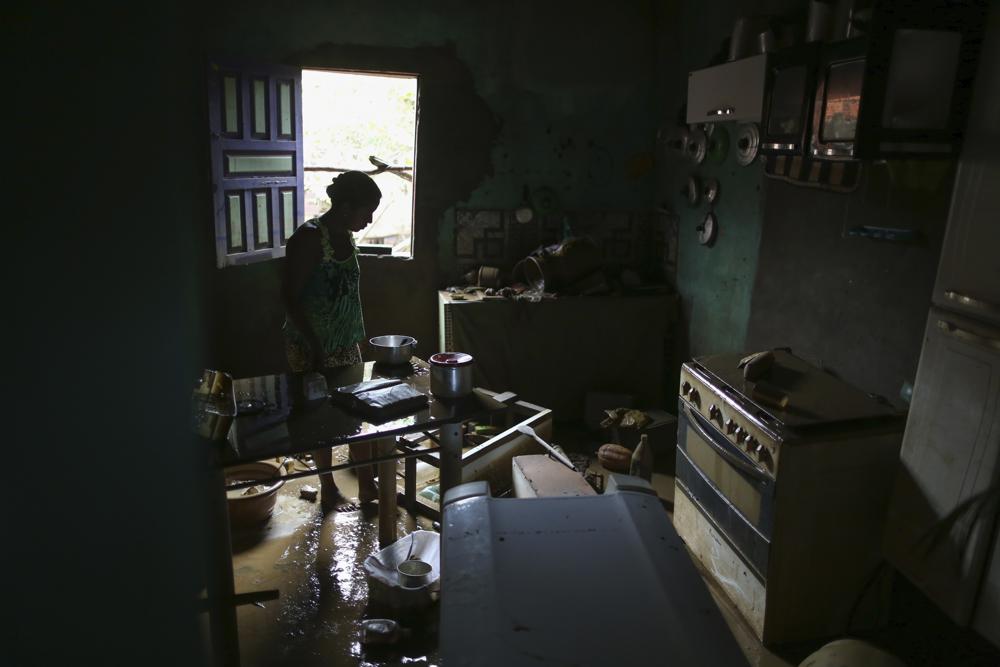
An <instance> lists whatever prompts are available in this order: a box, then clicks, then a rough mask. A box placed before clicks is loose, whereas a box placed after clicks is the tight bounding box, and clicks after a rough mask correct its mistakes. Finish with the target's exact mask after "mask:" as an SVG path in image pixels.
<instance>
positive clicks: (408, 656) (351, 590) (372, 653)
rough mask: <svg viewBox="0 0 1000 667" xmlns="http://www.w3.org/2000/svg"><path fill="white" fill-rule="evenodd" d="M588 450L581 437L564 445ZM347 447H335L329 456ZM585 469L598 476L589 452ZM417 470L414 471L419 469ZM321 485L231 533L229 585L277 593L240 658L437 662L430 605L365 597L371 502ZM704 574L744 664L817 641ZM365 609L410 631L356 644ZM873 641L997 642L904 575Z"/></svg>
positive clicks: (974, 648) (248, 615)
mask: <svg viewBox="0 0 1000 667" xmlns="http://www.w3.org/2000/svg"><path fill="white" fill-rule="evenodd" d="M567 450H568V451H570V452H573V451H574V450H575V451H588V452H592V451H593V449H590V448H589V444H587V445H586V446H580V447H572V446H570V447H567ZM338 456H339V457H340V458H344V457H346V452H339V451H336V450H335V458H337V457H338ZM589 472H591V473H597V474H602V475H606V474H607V471H606V470H604V469H603V468H601V467H600V465H599V464H598V463H597V462H596V460H594V459H591V460H590V461H589ZM418 476H419V475H418ZM336 479H337V484H338V486H340V488H341V490H342V491H343V492H344V494H345V495H347V496H352V497H353V496H356V494H357V482H356V480H355V477H354V475H353V474H352V473H350V472H340V473H337V474H336ZM306 484H310V485H312V486H319V484H318V480H316V478H314V477H307V478H305V479H297V480H292V481H289V482H287V483H286V484H285V485H284V486H283V487H282V488H281V489H280V490H279V492H278V497H277V502H276V505H275V509H274V515H273V516H272V518H271V519H270V521H269V522H268V523H266V524H265V525H264V526H263V527H262V528H260V529H258V530H251V531H237V532H235V533H234V535H233V551H234V558H233V569H234V572H235V580H236V590H237V592H250V591H263V590H269V589H277V590H278V591H280V598H279V599H277V600H272V601H268V602H262V603H258V604H255V605H244V606H241V607H239V608H238V612H237V614H238V622H239V633H240V648H241V657H242V662H243V664H244V665H246V666H247V667H255V666H261V665H268V666H270V665H297V666H302V667H309V666H311V665H324V666H330V667H336V666H339V665H352V666H353V665H365V666H374V665H405V664H415V665H438V664H439V662H440V661H439V657H438V656H439V652H438V645H437V625H438V609H437V606H436V605H435V606H433V607H431V608H430V609H429V610H427V611H425V612H423V613H420V614H417V615H413V614H411V615H407V616H401V615H399V614H394V613H393V612H391V611H389V610H387V609H384V608H381V609H380V608H379V607H377V606H375V605H372V604H370V603H369V601H368V584H367V581H366V577H365V571H364V567H363V564H364V560H365V558H367V557H368V556H369V555H371V554H373V553H375V552H377V551H378V550H379V545H378V524H377V517H376V511H375V510H374V509H372V510H370V511H364V512H348V513H336V512H331V513H328V514H326V515H323V513H322V511H321V509H320V505H319V502H318V501H317V502H309V501H307V500H302V499H300V498H299V489H300V488H301V487H302V486H304V485H306ZM653 486H654V488H656V490H657V493H658V494H659V495H660V497H661V499H663V500H665V501H666V505H667V507H668V508H669V507H670V506H671V502H670V501H671V500H672V498H673V478H672V477H671V476H670V475H667V474H662V473H658V474H654V476H653ZM396 523H397V533H398V536H399V537H400V538H402V537H404V536H405V535H407V534H408V533H410V532H412V531H413V530H416V529H418V528H419V529H424V530H433V526H432V523H431V521H430V520H428V519H426V518H422V517H421V518H418V519H416V520H414V518H413V517H411V516H410V515H409V514H408V513H407V512H406V511H405V510H403V509H402V508H400V509H399V511H398V515H397V522H396ZM708 583H709V590H710V591H711V592H712V595H713V598H714V599H715V601H716V604H717V605H718V607H719V609H720V611H721V612H722V615H723V617H724V618H725V620H726V622H727V624H728V625H729V628H730V630H731V631H732V632H733V635H734V636H735V637H736V639H737V641H738V643H739V644H740V646H741V648H742V649H743V653H744V655H745V657H746V658H747V662H748V664H750V665H754V666H760V667H791V666H794V665H798V664H799V663H800V662H801V661H802V660H803V659H804V658H805V657H806V656H808V655H809V654H810V653H812V652H813V651H815V650H816V649H818V648H819V647H820V646H822V645H823V644H824V643H825V642H822V641H820V642H811V643H808V644H802V645H794V646H783V647H778V648H775V649H769V648H766V647H764V646H762V645H761V644H760V642H759V641H757V639H756V637H755V636H754V635H753V632H752V631H751V630H750V628H749V626H748V625H747V624H746V622H745V621H743V619H742V618H741V617H740V616H739V614H738V612H736V610H735V607H733V606H732V604H731V603H730V602H729V601H728V599H727V598H726V597H725V596H724V595H723V594H721V592H720V591H719V590H718V589H717V588H716V587H715V586H714V585H712V584H711V582H708ZM364 618H395V619H396V620H398V621H400V623H401V624H402V625H403V626H404V627H406V628H408V629H409V630H410V631H411V635H410V637H409V638H407V639H405V640H404V641H403V642H401V643H400V644H398V645H395V646H392V647H380V648H376V649H375V650H372V649H365V648H364V647H362V646H361V644H360V621H361V620H362V619H364ZM861 638H863V639H866V640H867V641H869V642H870V643H872V644H873V645H875V646H878V647H880V648H882V649H884V650H886V651H888V652H889V653H891V654H893V655H895V656H897V657H899V658H900V659H902V660H903V661H904V662H905V663H906V664H907V665H909V666H910V667H924V666H927V667H930V666H931V665H936V666H946V665H963V666H968V667H978V666H980V665H982V666H983V667H985V666H986V665H991V666H992V665H998V664H1000V651H997V650H996V649H995V648H994V647H992V646H990V645H989V644H988V643H987V642H986V641H985V640H984V639H982V638H981V637H979V636H978V635H976V634H975V633H974V632H972V631H971V630H969V629H967V628H958V627H956V626H955V625H954V624H953V623H951V622H950V621H949V620H948V619H947V618H945V617H944V614H943V613H942V612H940V611H939V610H938V609H936V608H935V607H933V605H931V604H930V602H929V601H928V600H926V598H924V597H923V596H922V595H920V594H919V592H917V591H916V590H915V589H914V588H913V587H912V586H911V585H909V584H908V582H906V581H905V580H904V579H902V578H900V577H897V578H896V581H895V584H894V587H893V600H892V610H891V613H890V622H889V624H888V626H887V627H884V628H881V629H879V630H877V631H872V632H869V633H865V634H864V635H862V637H861Z"/></svg>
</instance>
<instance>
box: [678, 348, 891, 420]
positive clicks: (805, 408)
mask: <svg viewBox="0 0 1000 667" xmlns="http://www.w3.org/2000/svg"><path fill="white" fill-rule="evenodd" d="M749 354H751V353H742V354H716V355H709V356H704V357H697V358H696V359H695V360H694V363H695V364H696V365H697V366H699V367H700V368H701V369H702V370H704V371H705V373H706V374H707V375H708V376H710V378H711V379H712V380H713V384H718V385H721V386H722V387H724V389H722V391H724V392H725V393H729V394H733V393H735V394H736V395H738V396H739V397H740V400H742V401H746V402H748V403H750V404H751V405H753V406H754V408H756V410H758V411H759V412H763V413H765V414H766V415H767V416H769V417H770V419H771V420H772V421H773V423H775V424H778V425H782V426H785V427H788V428H791V429H794V430H803V429H808V428H811V427H819V426H829V425H833V424H839V423H843V422H851V421H857V420H868V419H884V418H892V417H899V416H900V412H899V411H898V410H896V408H894V407H893V406H892V405H890V404H889V403H887V402H885V401H884V399H880V398H878V397H876V396H873V395H871V394H868V393H865V392H864V391H862V390H860V389H858V388H856V387H854V386H852V385H850V384H848V383H847V382H844V381H843V380H841V379H839V378H836V377H834V376H833V375H831V374H830V373H828V372H826V371H823V370H821V369H819V368H816V367H815V366H813V365H811V364H809V363H808V362H806V361H803V360H802V359H800V358H799V357H796V356H795V355H793V354H791V353H789V352H786V351H784V350H774V357H775V358H774V365H773V366H772V367H771V369H770V370H769V371H768V372H767V373H766V374H765V375H764V376H763V377H762V378H760V382H761V383H764V384H765V385H766V386H767V388H768V391H769V393H772V392H774V391H777V392H779V393H781V394H784V395H785V396H787V397H788V404H787V405H786V406H785V407H783V408H779V407H776V406H774V405H772V404H765V403H763V402H761V401H759V400H755V399H754V398H753V396H754V387H755V386H756V385H757V384H758V383H756V382H751V381H749V380H746V379H744V378H743V370H742V369H741V368H739V362H740V360H741V359H743V358H744V357H746V356H748V355H749Z"/></svg>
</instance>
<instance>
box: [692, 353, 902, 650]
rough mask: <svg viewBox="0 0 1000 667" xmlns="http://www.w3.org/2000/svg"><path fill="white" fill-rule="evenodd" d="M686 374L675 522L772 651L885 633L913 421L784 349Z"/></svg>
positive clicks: (702, 364)
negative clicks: (761, 368)
mask: <svg viewBox="0 0 1000 667" xmlns="http://www.w3.org/2000/svg"><path fill="white" fill-rule="evenodd" d="M773 354H774V361H773V365H772V366H771V368H770V370H769V371H767V373H766V374H765V375H763V376H762V377H760V378H759V379H757V380H755V381H751V380H747V379H745V378H744V375H743V371H742V370H741V369H740V367H739V363H740V360H741V359H742V358H744V357H745V356H746V355H745V354H720V355H713V356H707V357H700V358H697V359H695V360H693V361H690V362H688V363H686V364H684V365H683V366H682V369H681V377H680V387H679V389H680V391H679V394H680V395H679V398H678V444H677V491H678V493H677V494H675V513H674V523H675V526H676V527H677V531H678V533H679V534H680V535H681V537H683V538H684V539H685V541H687V543H688V546H689V548H691V550H692V552H693V553H694V554H695V555H696V556H697V557H698V558H699V559H700V560H701V561H702V563H703V564H704V565H705V567H706V568H707V569H708V570H709V572H710V573H711V574H712V575H713V576H714V577H715V578H716V579H717V581H718V582H719V584H720V585H721V586H722V588H723V589H724V590H726V592H727V593H728V594H729V595H730V597H731V598H732V599H733V601H734V603H735V604H736V607H737V608H738V609H740V611H741V613H743V615H744V617H745V618H746V619H747V621H748V622H749V624H750V625H751V627H753V629H754V630H755V631H756V632H757V634H758V636H759V637H760V638H761V639H762V640H763V641H765V642H766V643H781V642H784V641H796V640H805V639H815V638H817V637H823V636H827V635H834V634H838V633H842V632H844V631H846V630H847V629H848V628H849V627H850V628H851V629H857V628H859V627H862V626H869V627H870V626H872V625H877V624H878V622H879V620H880V618H881V616H882V614H883V612H884V611H885V608H884V600H883V599H882V598H881V597H879V594H880V589H879V588H878V587H875V590H874V592H867V591H866V592H865V596H864V597H865V598H866V599H865V600H863V601H861V602H860V603H859V604H858V605H855V601H856V600H858V599H860V597H862V592H863V591H862V589H863V588H864V587H865V583H866V582H867V581H868V580H869V578H870V577H871V575H872V572H873V571H874V570H875V568H876V567H877V566H878V564H879V562H880V560H881V553H880V544H881V532H882V524H883V520H884V513H885V508H886V504H887V502H888V494H889V489H890V487H891V484H890V480H891V479H892V475H893V471H894V470H895V467H896V463H897V461H898V451H899V444H900V440H901V437H902V430H903V426H904V423H905V419H904V415H902V414H901V413H899V412H898V411H897V410H895V409H894V408H893V407H892V406H891V405H889V404H888V403H886V402H885V401H884V400H880V399H879V398H878V397H875V396H872V395H870V394H867V393H865V392H863V391H861V390H860V389H857V388H855V387H852V386H851V385H849V384H847V383H846V382H844V381H842V380H840V379H838V378H836V377H834V376H833V375H831V374H829V373H827V372H825V371H822V370H820V369H818V368H816V367H814V366H812V365H810V364H809V363H807V362H806V361H804V360H802V359H800V358H798V357H796V356H794V355H793V354H791V353H789V352H787V351H784V350H775V351H774V352H773Z"/></svg>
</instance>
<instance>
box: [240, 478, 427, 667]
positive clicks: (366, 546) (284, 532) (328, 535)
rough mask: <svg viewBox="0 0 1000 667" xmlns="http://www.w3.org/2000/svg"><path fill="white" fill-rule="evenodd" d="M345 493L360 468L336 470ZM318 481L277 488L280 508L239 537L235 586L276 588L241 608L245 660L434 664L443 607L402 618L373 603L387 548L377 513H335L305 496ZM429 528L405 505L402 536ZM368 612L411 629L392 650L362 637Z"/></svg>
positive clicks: (253, 662) (353, 485) (263, 662)
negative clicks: (370, 572)
mask: <svg viewBox="0 0 1000 667" xmlns="http://www.w3.org/2000/svg"><path fill="white" fill-rule="evenodd" d="M336 480H337V484H338V486H339V487H340V488H341V490H342V491H343V492H344V494H345V495H347V496H356V494H357V482H356V480H355V478H354V476H353V474H351V473H349V472H341V473H337V474H336ZM305 484H311V485H313V486H318V481H317V480H316V479H315V478H305V479H296V480H291V481H289V482H287V483H286V484H285V485H284V486H283V487H282V488H281V489H280V490H279V492H278V497H277V501H276V503H275V508H274V514H273V516H272V517H271V519H270V521H268V522H267V523H266V524H265V525H264V526H262V527H260V528H259V529H255V530H253V529H252V530H238V531H236V532H234V534H233V552H234V558H233V570H234V574H235V581H236V590H237V592H249V591H262V590H269V589H277V590H278V591H280V597H279V599H277V600H272V601H268V602H261V603H257V604H253V605H244V606H242V607H240V608H239V610H238V614H237V615H238V621H239V632H240V650H241V657H242V660H243V664H244V665H247V666H248V667H254V666H256V665H278V664H294V665H300V666H303V667H305V666H309V665H324V666H327V667H333V666H337V665H352V666H353V665H387V664H393V665H395V664H417V665H436V664H437V663H438V658H437V609H436V607H434V608H431V609H430V610H428V611H425V612H423V613H420V614H409V615H400V614H396V613H393V612H392V611H391V610H388V609H385V608H379V607H378V606H376V605H372V604H369V602H368V584H367V581H366V577H365V571H364V567H363V564H364V561H365V558H367V557H368V556H369V555H371V554H373V553H375V552H377V551H378V550H379V545H378V524H377V513H376V511H375V510H374V509H372V510H370V511H369V510H363V511H358V512H344V513H338V512H331V513H328V514H326V515H325V516H324V515H323V513H322V511H321V509H320V505H319V502H310V501H307V500H303V499H300V498H299V489H300V488H301V487H302V486H303V485H305ZM417 528H423V529H425V530H431V529H432V525H431V522H430V521H429V520H427V519H424V518H420V519H418V520H416V521H415V520H414V519H413V518H412V517H410V516H409V515H408V514H407V512H406V511H405V510H403V509H402V508H400V510H399V514H398V517H397V534H398V536H399V537H402V536H404V535H406V534H408V533H409V532H411V531H412V530H415V529H417ZM364 618H394V619H396V620H398V621H400V623H401V625H403V626H404V627H405V628H407V630H409V631H410V635H409V637H408V638H406V639H404V640H403V641H402V642H400V643H399V644H396V645H393V646H391V647H376V648H375V649H374V650H373V649H370V648H366V647H363V646H362V645H361V643H360V634H361V626H360V621H361V620H362V619H364Z"/></svg>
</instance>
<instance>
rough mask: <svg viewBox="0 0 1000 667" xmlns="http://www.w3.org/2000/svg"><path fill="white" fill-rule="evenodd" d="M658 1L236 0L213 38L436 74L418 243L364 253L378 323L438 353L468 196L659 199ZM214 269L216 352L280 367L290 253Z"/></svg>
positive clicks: (252, 50)
mask: <svg viewBox="0 0 1000 667" xmlns="http://www.w3.org/2000/svg"><path fill="white" fill-rule="evenodd" d="M652 6H653V3H651V2H645V1H643V2H630V3H600V4H593V3H577V2H569V1H563V0H561V1H559V2H547V3H532V2H528V1H527V0H519V1H515V2H493V3H470V2H455V1H451V2H438V3H423V4H414V3H412V2H398V1H396V2H380V3H369V4H367V5H364V6H363V8H362V7H360V6H357V5H347V4H346V3H345V4H341V3H320V2H314V3H301V4H297V5H296V11H295V12H294V13H293V14H291V15H290V16H289V17H288V18H287V19H286V18H284V17H281V16H280V15H279V13H278V12H277V9H276V7H275V6H274V5H273V4H270V3H268V4H266V5H265V4H260V3H246V2H243V3H232V4H231V5H230V6H229V7H228V8H227V9H224V10H220V11H219V12H218V13H217V14H216V15H215V16H214V17H213V19H212V21H211V26H212V27H211V29H210V30H209V31H208V34H209V35H211V36H212V37H211V39H210V40H209V42H208V43H207V44H206V46H205V48H206V51H211V52H212V53H217V54H222V55H226V56H231V57H244V58H249V59H254V60H261V61H265V62H285V63H293V64H302V65H307V66H315V67H320V66H325V67H331V68H338V67H346V68H361V69H380V68H383V67H384V68H387V69H393V70H396V71H406V72H416V73H418V74H420V75H421V101H420V124H419V128H418V136H419V140H418V147H417V173H416V188H415V192H416V204H415V209H416V210H415V214H416V219H415V228H416V252H415V257H414V259H413V260H412V261H401V260H398V259H391V258H382V259H375V258H363V259H362V298H363V300H364V304H365V315H366V323H367V327H368V333H369V334H370V335H378V334H382V333H408V334H411V335H414V336H416V337H417V338H418V339H419V340H420V341H421V345H420V348H419V350H418V352H419V353H420V354H423V355H427V354H430V353H432V352H435V351H437V350H436V349H435V348H436V345H435V342H434V341H435V340H436V312H435V308H436V300H435V294H434V290H435V289H436V288H438V287H443V286H444V285H445V284H447V283H449V281H451V280H452V279H454V277H455V275H454V274H455V270H454V261H453V259H452V252H453V250H452V249H453V231H454V210H455V208H456V207H463V206H469V207H484V208H485V207H496V208H512V207H514V206H516V205H517V203H518V202H519V201H520V199H521V192H522V189H523V187H524V186H525V185H528V186H529V187H532V188H534V187H539V186H545V187H549V188H552V189H553V190H555V191H556V192H557V194H558V196H559V203H560V205H562V206H565V207H567V208H616V209H629V208H636V209H645V208H646V207H648V204H649V201H650V197H651V193H652V183H653V179H652V175H651V172H650V166H651V157H650V150H651V147H652V137H653V121H652V117H653V116H652V108H653V107H652V102H651V99H652V95H653V88H654V85H653V83H654V82H653V72H654V69H655V58H654V42H655V33H654V29H653V25H654V23H653V14H654V13H653V10H652ZM360 45H364V46H360ZM208 213H209V208H208V207H207V206H206V208H205V215H206V216H207V215H208ZM205 225H206V238H205V242H206V243H207V242H208V241H209V240H210V239H209V236H208V234H209V233H210V230H211V229H210V228H211V224H210V220H208V219H207V218H206V219H205ZM211 273H212V277H211V284H212V293H213V302H212V311H213V325H212V326H213V329H212V336H211V339H212V341H213V343H214V344H213V347H212V357H213V359H214V360H215V362H214V363H216V364H217V365H218V366H220V367H224V368H227V369H231V370H232V371H233V372H235V373H237V374H239V375H246V374H252V373H263V372H273V371H276V370H281V369H282V368H283V367H284V356H283V350H282V346H281V336H280V327H281V323H282V320H283V314H282V311H281V307H280V304H279V301H278V284H279V275H280V262H267V263H264V264H258V265H252V266H248V267H238V268H227V269H224V270H212V271H211Z"/></svg>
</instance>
